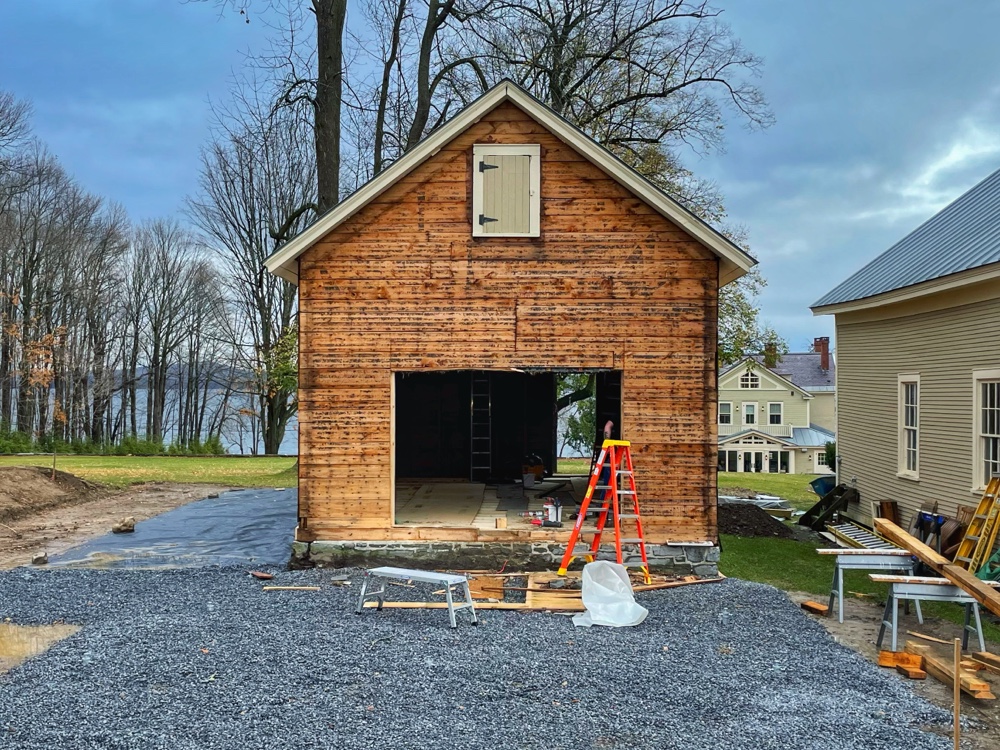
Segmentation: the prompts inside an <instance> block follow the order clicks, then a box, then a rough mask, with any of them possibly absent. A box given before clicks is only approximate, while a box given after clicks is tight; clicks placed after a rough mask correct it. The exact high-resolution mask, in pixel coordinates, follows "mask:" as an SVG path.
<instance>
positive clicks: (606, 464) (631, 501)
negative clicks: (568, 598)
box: [559, 440, 650, 583]
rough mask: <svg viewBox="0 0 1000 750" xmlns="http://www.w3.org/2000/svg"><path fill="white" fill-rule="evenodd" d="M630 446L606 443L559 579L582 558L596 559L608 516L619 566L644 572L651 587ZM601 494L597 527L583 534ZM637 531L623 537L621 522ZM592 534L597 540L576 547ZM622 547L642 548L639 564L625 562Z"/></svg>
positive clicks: (561, 566)
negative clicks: (573, 563) (584, 525)
mask: <svg viewBox="0 0 1000 750" xmlns="http://www.w3.org/2000/svg"><path fill="white" fill-rule="evenodd" d="M630 447H631V443H629V441H627V440H605V441H604V443H603V444H602V445H601V452H600V454H599V455H598V457H597V463H596V464H595V466H594V469H593V471H591V473H590V483H589V484H588V485H587V492H586V494H585V495H584V496H583V502H582V503H581V504H580V510H579V512H578V513H577V516H576V523H575V524H573V531H572V533H571V534H570V536H569V543H568V544H567V545H566V553H565V554H564V555H563V559H562V563H560V565H559V575H561V576H564V575H566V571H567V569H568V568H569V566H570V564H571V563H572V562H573V560H575V559H576V558H577V557H583V558H585V559H586V560H587V562H593V561H594V560H596V559H597V553H598V552H599V551H600V547H601V539H602V537H603V535H604V531H605V526H606V524H607V522H608V516H611V519H612V521H613V523H614V534H615V539H614V545H615V559H616V560H617V561H618V564H619V565H624V566H626V567H638V568H640V569H641V570H642V575H643V579H644V580H645V581H646V583H649V581H650V578H649V560H648V559H647V557H646V542H645V538H644V537H643V533H642V516H641V514H640V513H639V496H638V494H637V493H636V490H635V471H634V469H633V467H632V453H631V451H630ZM595 492H601V493H603V494H602V495H601V501H602V505H601V508H600V509H599V510H598V511H597V526H596V527H595V528H594V529H593V530H592V531H584V530H583V528H582V527H583V522H584V520H585V519H586V518H587V510H588V509H589V508H590V503H591V501H592V500H593V499H594V493H595ZM623 510H624V511H625V512H624V513H623V512H622V511H623ZM623 521H624V522H625V524H626V525H632V526H634V527H635V536H629V537H626V536H624V532H623V530H622V522H623ZM588 533H592V534H593V535H594V538H593V539H592V540H591V542H590V544H583V545H582V546H580V547H578V546H577V541H578V540H579V538H580V534H588ZM623 544H634V545H637V546H638V548H639V557H640V561H631V560H628V561H626V560H624V559H623V558H624V556H623V554H622V545H623Z"/></svg>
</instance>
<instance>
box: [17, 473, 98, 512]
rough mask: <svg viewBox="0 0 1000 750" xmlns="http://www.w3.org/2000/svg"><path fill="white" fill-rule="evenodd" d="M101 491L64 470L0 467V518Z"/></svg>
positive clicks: (44, 508) (62, 503)
mask: <svg viewBox="0 0 1000 750" xmlns="http://www.w3.org/2000/svg"><path fill="white" fill-rule="evenodd" d="M104 492H105V490H104V489H103V488H101V487H99V486H98V485H96V484H91V483H90V482H87V481H85V480H83V479H80V478H79V477H76V476H73V475H72V474H67V473H66V472H64V471H56V472H53V471H52V469H46V468H44V467H41V466H4V467H0V521H3V522H5V523H7V522H10V521H16V520H17V519H19V518H25V517H27V516H31V515H34V514H36V513H39V512H40V511H43V510H48V509H49V508H58V507H59V506H61V505H67V504H76V503H80V502H86V501H87V500H89V499H90V498H91V497H94V496H97V495H100V494H104Z"/></svg>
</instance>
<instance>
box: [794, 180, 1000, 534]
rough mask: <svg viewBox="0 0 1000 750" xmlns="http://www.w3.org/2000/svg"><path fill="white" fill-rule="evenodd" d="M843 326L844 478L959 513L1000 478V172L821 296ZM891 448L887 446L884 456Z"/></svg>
mask: <svg viewBox="0 0 1000 750" xmlns="http://www.w3.org/2000/svg"><path fill="white" fill-rule="evenodd" d="M812 310H813V312H814V313H815V314H817V315H825V314H833V315H835V316H836V326H837V389H838V391H837V399H838V409H839V415H838V425H837V435H838V446H837V447H838V452H839V456H838V461H839V480H840V481H841V482H842V483H847V484H849V485H852V486H854V487H855V488H856V489H857V490H858V491H859V492H860V495H861V502H860V503H859V504H857V505H855V506H853V507H851V508H850V509H849V512H850V514H851V515H853V516H854V517H856V518H857V519H858V520H860V521H862V522H868V521H869V520H870V519H871V503H872V502H878V501H883V500H895V501H897V502H898V503H899V507H900V511H901V516H902V521H903V523H904V524H906V525H908V524H909V523H910V520H911V518H912V517H913V513H914V511H916V510H917V509H918V508H919V507H920V505H921V504H922V503H934V502H937V503H938V504H939V509H940V512H942V513H945V514H947V515H954V514H955V512H956V508H957V506H959V505H972V506H974V505H975V504H976V503H977V502H978V499H979V497H980V495H981V494H982V490H983V487H984V485H985V483H986V481H987V479H988V478H989V477H990V476H991V475H992V474H994V473H997V472H1000V171H998V172H996V173H994V174H992V175H991V176H989V177H988V178H986V179H985V180H984V181H983V182H981V183H980V184H979V185H977V186H975V187H974V188H972V190H970V191H969V192H967V193H966V194H965V195H963V196H961V197H960V198H958V200H956V201H955V202H954V203H952V204H951V205H949V206H948V207H947V208H945V209H943V210H942V211H941V212H940V213H938V214H937V215H935V216H934V217H932V218H931V219H930V220H929V221H927V222H926V223H925V224H923V225H922V226H921V227H919V228H918V229H916V230H915V231H913V232H912V233H911V234H910V235H908V236H907V237H905V238H904V239H902V240H900V241H899V242H898V243H896V244H895V245H894V246H892V247H891V248H889V249H888V250H887V251H886V252H884V253H883V254H882V255H880V256H879V257H877V258H876V259H875V260H873V261H872V262H871V263H869V264H868V265H867V266H865V267H864V268H862V269H861V270H860V271H858V272H857V273H855V274H854V275H853V276H851V277H850V278H848V279H847V280H846V281H845V282H843V283H842V284H840V285H839V286H838V287H836V288H835V289H833V291H831V292H830V293H829V294H827V295H825V296H824V297H822V298H821V299H819V300H818V301H817V302H816V303H815V304H814V305H813V307H812ZM887 447H888V449H886V448H887Z"/></svg>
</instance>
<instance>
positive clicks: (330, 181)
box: [313, 0, 347, 213]
mask: <svg viewBox="0 0 1000 750" xmlns="http://www.w3.org/2000/svg"><path fill="white" fill-rule="evenodd" d="M313 9H314V10H315V11H316V58H317V60H316V63H317V72H318V78H317V81H316V180H317V185H318V189H319V195H318V200H317V205H318V207H319V213H323V212H324V211H326V210H327V209H329V208H332V207H333V206H336V205H337V203H339V202H340V104H341V96H342V93H343V88H344V80H343V63H344V23H345V21H346V20H347V0H313Z"/></svg>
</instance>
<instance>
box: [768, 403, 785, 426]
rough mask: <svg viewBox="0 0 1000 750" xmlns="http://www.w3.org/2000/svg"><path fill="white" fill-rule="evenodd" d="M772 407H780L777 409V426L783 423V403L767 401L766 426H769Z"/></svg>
mask: <svg viewBox="0 0 1000 750" xmlns="http://www.w3.org/2000/svg"><path fill="white" fill-rule="evenodd" d="M772 406H778V407H780V408H779V409H778V417H779V418H780V419H779V421H778V424H779V425H780V424H784V423H785V404H784V403H783V402H781V401H768V402H767V423H768V425H770V424H771V407H772Z"/></svg>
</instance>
